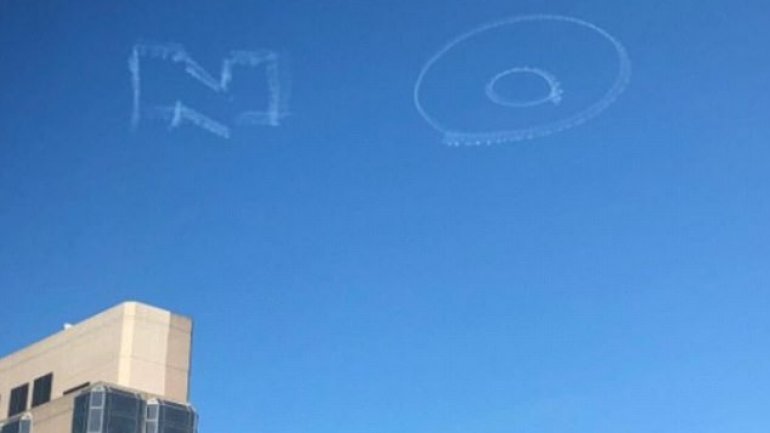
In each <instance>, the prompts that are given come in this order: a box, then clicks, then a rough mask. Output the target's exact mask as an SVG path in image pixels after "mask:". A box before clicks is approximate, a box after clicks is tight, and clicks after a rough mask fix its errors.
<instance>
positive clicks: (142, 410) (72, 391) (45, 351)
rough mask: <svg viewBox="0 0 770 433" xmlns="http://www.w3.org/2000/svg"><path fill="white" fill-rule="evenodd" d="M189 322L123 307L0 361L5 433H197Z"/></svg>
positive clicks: (137, 306) (0, 419)
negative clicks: (191, 397)
mask: <svg viewBox="0 0 770 433" xmlns="http://www.w3.org/2000/svg"><path fill="white" fill-rule="evenodd" d="M191 345H192V321H191V320H190V319H188V318H186V317H184V316H180V315H176V314H173V313H171V312H168V311H165V310H162V309H159V308H156V307H152V306H149V305H145V304H141V303H137V302H125V303H123V304H120V305H118V306H116V307H113V308H111V309H109V310H107V311H104V312H102V313H100V314H97V315H96V316H93V317H91V318H89V319H87V320H85V321H83V322H81V323H78V324H76V325H67V326H65V329H64V330H62V331H60V332H58V333H56V334H54V335H52V336H50V337H48V338H45V339H43V340H41V341H39V342H37V343H35V344H32V345H30V346H28V347H26V348H24V349H21V350H19V351H17V352H15V353H13V354H11V355H8V356H6V357H4V358H2V359H0V433H70V432H71V433H195V432H196V429H197V415H196V413H195V411H194V409H193V408H192V406H191V405H190V403H189V377H190V357H191Z"/></svg>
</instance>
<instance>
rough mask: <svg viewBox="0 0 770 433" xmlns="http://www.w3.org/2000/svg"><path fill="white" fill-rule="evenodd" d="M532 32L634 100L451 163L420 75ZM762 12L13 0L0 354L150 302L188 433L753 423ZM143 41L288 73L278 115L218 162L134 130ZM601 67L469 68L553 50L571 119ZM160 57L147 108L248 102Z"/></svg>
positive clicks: (754, 6) (564, 61)
mask: <svg viewBox="0 0 770 433" xmlns="http://www.w3.org/2000/svg"><path fill="white" fill-rule="evenodd" d="M182 5H184V6H182ZM532 13H546V14H559V15H567V16H573V17H578V18H580V19H583V20H586V21H589V22H591V23H594V24H596V25H597V26H599V27H601V28H603V29H605V30H607V31H608V32H610V33H611V34H612V35H613V36H614V37H616V38H617V39H618V40H619V41H622V43H623V45H624V46H625V47H626V49H627V51H628V54H629V57H630V59H631V62H632V65H633V75H632V79H631V81H630V84H629V86H628V87H627V89H626V90H625V92H624V93H623V94H622V95H621V96H620V97H619V98H618V100H617V101H616V102H615V103H614V104H613V105H611V106H610V107H609V108H608V109H607V110H605V111H603V112H602V113H601V115H599V116H597V117H596V118H594V119H593V120H591V121H590V122H587V123H585V124H584V125H581V126H579V127H576V128H572V129H569V130H567V131H563V132H560V133H558V134H553V135H549V136H546V137H542V138H539V139H536V140H529V141H521V142H513V143H506V144H501V145H495V146H488V147H487V146H484V147H459V148H452V147H448V146H445V145H444V144H442V142H441V135H440V134H439V133H437V131H435V130H433V129H432V128H431V127H430V126H429V125H428V124H427V123H426V122H425V120H424V119H423V118H422V117H421V116H420V114H419V113H418V112H417V110H416V109H415V107H414V105H413V101H412V89H413V86H414V84H415V80H416V78H417V76H418V73H419V71H420V70H421V68H422V66H423V65H424V64H425V62H426V61H427V60H428V58H429V57H430V56H431V55H432V54H433V53H435V52H436V51H437V50H439V49H440V48H441V47H442V46H443V45H444V44H446V43H447V42H448V41H450V40H451V39H452V38H455V37H457V36H459V35H461V34H462V33H463V32H466V31H468V30H471V29H474V28H476V27H478V26H480V25H482V24H484V23H488V22H492V21H496V20H500V19H504V18H506V17H511V16H517V15H522V14H532ZM768 17H770V6H768V4H767V3H766V2H764V1H759V0H750V1H743V2H728V1H726V0H722V1H708V0H706V1H694V0H668V1H661V0H652V1H644V2H641V1H640V2H628V1H626V2H618V1H604V0H586V1H581V2H575V1H566V0H553V1H542V0H537V1H535V0H522V1H517V2H511V1H503V0H473V1H470V0H462V1H461V0H443V1H437V0H419V1H414V0H412V1H407V0H387V1H386V0H366V1H333V2H327V1H309V0H300V1H291V2H288V1H287V2H278V1H272V2H270V1H247V0H234V1H227V2H221V1H213V0H209V1H203V0H191V1H185V2H176V1H174V2H172V1H167V0H153V1H145V0H135V1H125V2H104V1H96V0H83V1H80V2H77V4H76V3H73V2H68V1H63V0H44V1H23V0H0V114H1V115H2V117H1V119H2V120H0V227H1V228H2V232H1V234H0V292H1V293H2V299H3V306H4V308H3V318H2V321H1V322H0V353H7V352H10V351H12V350H14V349H17V348H19V347H21V346H23V345H25V344H28V343H30V342H32V341H35V340H36V339H38V338H41V337H43V336H45V335H48V334H50V333H51V332H53V331H55V330H57V329H59V327H60V326H61V324H62V323H63V322H65V321H77V320H80V319H82V318H84V317H87V316H89V315H91V314H93V313H95V312H97V311H100V310H102V309H104V308H106V307H109V306H111V305H113V304H116V303H118V302H120V301H122V300H126V299H136V300H140V301H144V302H148V303H152V304H156V305H158V306H162V307H165V308H168V309H171V310H174V311H178V312H181V313H184V314H187V315H190V316H192V317H193V318H194V319H195V320H196V333H195V347H194V368H193V382H192V384H193V388H192V389H193V394H192V397H193V401H194V403H195V405H196V406H197V407H198V409H199V410H200V414H201V424H200V427H201V433H224V432H230V431H233V429H237V430H238V431H239V432H254V433H394V432H399V433H434V432H435V433H439V432H441V433H455V432H457V433H518V432H522V433H523V432H527V433H541V432H542V433H552V432H553V433H555V432H559V433H589V432H590V433H603V432H607V433H610V432H611V433H616V432H628V433H642V432H644V433H648V432H656V433H674V432H676V433H679V432H688V433H693V432H703V433H706V432H709V433H710V432H713V433H724V432H740V433H754V432H757V433H758V432H767V431H768V428H770V411H768V410H767V407H768V401H769V400H770V397H769V396H770V369H768V368H767V360H768V358H770V348H769V347H770V346H769V345H768V335H770V315H769V314H768V310H769V309H770V291H768V287H770V266H769V265H770V263H768V257H770V255H769V254H770V228H768V221H769V220H770V204H769V202H768V197H770V174H769V173H770V171H768V163H769V162H770V148H768V144H769V143H770V126H768V125H770V122H768V106H770V91H768V90H769V87H768V77H770V58H769V57H768V55H767V44H766V41H767V18H768ZM544 25H545V23H544ZM537 30H538V31H541V32H543V35H544V36H538V37H539V38H540V39H537V40H542V41H543V44H550V45H548V46H549V47H553V46H557V47H560V46H562V45H559V44H562V43H563V44H568V43H576V44H579V43H590V42H591V40H590V37H591V36H590V35H586V34H583V35H580V34H577V35H576V36H574V37H566V36H556V34H557V33H553V35H554V36H552V37H551V36H548V35H549V34H550V33H549V32H550V30H549V28H548V27H542V28H538V29H537ZM562 30H563V29H560V30H559V31H562ZM573 30H574V29H573ZM554 32H556V30H554ZM506 37H508V36H506ZM581 38H583V39H581ZM137 41H159V42H177V43H181V44H184V46H185V47H186V48H187V50H188V52H189V53H190V55H191V56H193V57H194V58H195V60H196V61H198V62H199V63H200V65H202V66H203V67H205V68H206V69H207V70H209V71H213V73H214V75H217V76H218V70H219V68H220V64H221V63H220V62H221V59H222V57H223V56H224V55H225V54H226V53H227V52H228V51H229V50H231V49H234V48H243V49H252V48H269V49H272V50H275V51H276V52H280V53H281V55H282V56H283V57H281V58H282V59H288V60H290V63H287V65H290V66H289V67H288V69H287V70H290V72H291V84H292V96H291V100H290V104H289V108H290V111H291V115H290V116H288V117H286V118H285V119H283V120H282V123H281V125H280V126H277V127H265V126H261V127H252V128H240V129H237V130H236V129H234V132H233V136H232V138H231V139H229V140H225V139H222V138H219V137H216V136H215V135H213V134H210V133H208V132H206V131H204V130H202V129H196V128H194V127H192V126H189V125H181V126H180V127H179V128H176V129H173V130H169V129H168V128H167V127H166V126H164V124H163V123H161V122H158V121H152V120H150V121H147V122H144V121H143V122H142V123H140V124H139V126H138V128H137V129H136V130H135V131H132V130H131V125H130V115H131V110H132V88H131V81H130V74H129V70H128V58H129V55H130V53H131V50H132V47H133V46H134V44H135V43H136V42H137ZM593 42H597V41H593ZM599 42H601V41H599ZM514 45H515V44H514ZM564 46H566V45H564ZM597 46H598V47H599V48H597V49H596V50H593V49H586V50H585V51H584V52H583V51H580V53H582V54H581V55H575V53H574V52H573V53H572V54H571V55H570V56H566V55H562V54H560V53H559V51H558V50H556V51H554V50H546V51H545V52H544V53H543V52H541V51H539V50H538V49H539V48H540V47H539V46H535V45H533V44H527V46H525V47H518V49H520V51H516V50H514V49H513V48H512V51H510V52H507V51H505V50H502V51H500V50H497V51H496V50H494V49H491V48H490V49H488V50H487V51H478V50H477V51H472V52H471V54H474V55H475V54H480V55H484V54H489V58H494V59H503V60H505V59H508V57H506V56H509V57H510V61H511V64H515V63H516V62H518V58H517V57H516V56H517V55H520V54H522V53H530V54H532V53H538V52H539V53H541V54H539V55H540V56H541V57H537V56H538V54H532V55H534V56H535V57H536V58H537V59H538V60H539V61H543V62H548V61H553V62H556V63H559V66H558V67H559V71H561V76H560V78H561V80H562V81H563V84H564V85H565V95H564V96H565V99H564V104H568V103H569V101H571V100H570V99H568V98H569V97H571V95H575V96H576V97H578V98H580V97H586V98H587V97H589V96H590V95H589V93H590V92H591V91H594V90H595V89H593V88H592V87H591V86H590V83H594V81H595V80H600V79H606V78H607V77H606V76H604V75H602V74H605V75H606V73H607V71H611V70H612V67H613V64H612V62H611V61H610V60H611V58H600V57H601V55H602V54H603V52H602V49H601V44H599V45H597ZM604 48H606V46H605V47H604ZM460 54H462V53H460ZM604 54H606V53H604ZM549 56H550V57H549ZM463 59H464V58H463V57H459V60H458V61H462V60H463ZM161 63H162V62H155V63H150V62H148V63H147V64H148V65H155V66H154V67H156V68H157V69H154V70H153V69H152V68H151V67H149V66H148V68H147V69H145V70H143V71H146V74H145V75H142V78H143V79H145V78H146V79H147V81H148V83H147V85H148V86H150V85H151V83H150V82H149V81H150V80H151V78H153V77H154V78H155V80H156V81H155V86H156V91H157V92H158V93H156V94H147V98H148V100H151V101H153V102H170V101H171V100H170V99H167V96H168V95H162V96H159V95H160V94H162V93H163V92H170V93H173V92H181V93H183V94H184V96H185V97H189V98H190V99H189V101H187V100H186V102H189V104H190V105H191V106H193V105H194V108H195V109H197V110H200V111H205V112H206V113H207V115H211V116H212V117H217V118H219V117H221V116H224V114H222V113H229V111H228V110H232V106H235V105H237V103H239V102H242V99H237V100H234V101H231V102H232V103H231V102H228V100H227V99H226V98H217V95H216V94H214V92H210V91H209V90H208V89H206V88H205V87H204V86H200V85H199V84H197V83H194V82H192V81H190V79H189V77H188V78H185V76H184V75H183V74H179V71H178V70H176V71H175V70H172V68H170V67H169V69H168V70H164V69H163V66H164V65H163V64H161ZM503 63H505V62H503ZM478 64H479V63H476V62H473V61H471V62H467V66H465V67H463V68H460V71H462V73H461V74H460V75H462V76H461V77H459V78H458V80H459V79H461V78H472V77H475V75H474V74H475V73H476V72H485V71H477V70H476V69H474V67H475V66H474V65H478ZM166 66H168V65H166ZM530 66H533V65H530ZM570 67H574V68H575V69H574V70H575V71H576V72H574V73H573V74H572V75H570V73H569V72H563V71H566V70H569V68H570ZM589 67H590V68H589ZM586 68H588V69H586ZM591 68H595V71H594V72H591V71H592V69H591ZM238 71H239V73H240V72H241V71H245V70H242V69H239V70H238ZM175 73H176V74H177V75H174V74H175ZM565 73H566V75H564V74H565ZM179 77H182V78H179ZM239 77H240V76H239ZM575 77H577V78H580V79H583V80H585V82H586V83H589V84H586V87H582V86H577V88H575V87H569V84H570V83H571V82H572V81H571V80H573V79H575ZM185 79H187V81H185ZM158 83H160V84H158ZM482 84H483V83H482ZM503 84H504V83H503ZM508 84H509V85H510V84H511V83H508ZM541 85H542V83H541ZM174 86H179V87H180V88H176V87H174ZM249 89H250V90H248V89H247V90H248V91H253V92H254V98H257V94H258V93H259V91H258V89H257V90H255V89H256V87H255V88H249ZM444 89H445V90H446V91H447V92H446V93H445V95H460V96H462V95H465V93H464V92H468V91H469V89H470V88H469V87H467V86H465V85H463V84H458V85H457V86H452V85H447V87H444ZM503 90H504V89H503ZM503 90H501V91H503ZM509 90H510V89H509ZM519 91H522V92H523V91H524V90H523V89H519ZM243 92H246V90H243V91H242V93H241V95H243V94H244V93H243ZM570 92H571V93H570ZM246 94H248V92H246ZM441 96H442V95H441V94H435V93H434V94H433V96H431V97H441ZM572 100H573V101H574V99H572ZM469 107H471V110H470V111H472V112H476V113H480V112H478V111H476V110H474V109H473V107H474V106H473V105H470V106H469ZM438 108H440V109H444V110H446V111H447V112H448V114H452V113H453V110H455V109H458V110H459V107H457V106H455V105H452V104H444V105H441V104H439V105H438ZM465 108H468V106H466V107H465ZM562 108H565V109H566V108H568V107H562ZM458 113H459V112H454V114H458ZM460 114H461V113H460ZM458 116H459V117H457V118H458V119H459V120H457V121H458V122H459V121H463V120H464V121H470V120H471V119H469V118H467V117H463V116H464V115H458ZM476 120H480V121H491V120H495V121H500V122H503V123H505V122H508V118H499V119H498V118H496V117H490V118H487V117H485V118H484V119H476ZM524 120H525V121H530V120H531V119H529V118H524Z"/></svg>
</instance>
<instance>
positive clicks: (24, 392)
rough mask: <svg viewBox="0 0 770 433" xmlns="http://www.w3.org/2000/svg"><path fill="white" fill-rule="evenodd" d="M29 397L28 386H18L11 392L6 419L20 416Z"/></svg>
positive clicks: (25, 407)
mask: <svg viewBox="0 0 770 433" xmlns="http://www.w3.org/2000/svg"><path fill="white" fill-rule="evenodd" d="M28 397H29V384H26V383H25V384H24V385H21V386H18V387H16V388H14V389H12V390H11V399H10V400H9V401H8V417H12V416H14V415H17V414H20V413H22V412H24V411H25V410H27V398H28Z"/></svg>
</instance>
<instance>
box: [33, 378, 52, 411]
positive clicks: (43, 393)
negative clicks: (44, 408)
mask: <svg viewBox="0 0 770 433" xmlns="http://www.w3.org/2000/svg"><path fill="white" fill-rule="evenodd" d="M52 385H53V373H48V374H46V375H45V376H41V377H38V378H37V379H35V385H34V387H33V388H32V407H35V406H40V405H41V404H43V403H48V402H49V401H51V386H52Z"/></svg>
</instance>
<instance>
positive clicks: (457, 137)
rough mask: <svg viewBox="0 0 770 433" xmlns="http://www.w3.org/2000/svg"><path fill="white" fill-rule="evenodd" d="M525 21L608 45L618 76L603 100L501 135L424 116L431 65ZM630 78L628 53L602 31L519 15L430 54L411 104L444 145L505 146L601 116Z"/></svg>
mask: <svg viewBox="0 0 770 433" xmlns="http://www.w3.org/2000/svg"><path fill="white" fill-rule="evenodd" d="M526 21H558V22H566V23H571V24H576V25H578V26H581V27H584V28H587V29H589V30H592V31H594V32H596V33H598V34H599V35H601V36H602V37H603V38H605V39H606V40H607V41H609V42H610V43H611V44H612V46H613V48H614V49H615V51H616V53H617V55H618V62H619V65H618V74H617V76H616V77H615V81H614V82H613V84H612V86H611V87H610V88H609V90H607V92H606V93H605V94H604V96H603V97H601V98H600V99H599V100H598V101H596V102H595V103H593V104H591V105H589V106H588V107H586V108H584V109H583V110H581V111H579V112H578V113H576V114H573V115H571V116H569V117H567V118H565V119H562V120H559V121H555V122H550V123H543V124H540V125H536V126H532V127H529V128H520V129H511V130H501V131H493V132H470V131H458V130H452V129H450V128H447V127H445V126H443V125H441V123H439V122H438V121H437V120H436V119H434V118H433V117H432V116H430V115H429V114H428V112H427V111H426V110H425V107H423V105H422V103H421V102H420V89H421V87H422V83H423V81H424V80H425V76H426V75H427V73H428V71H429V70H430V69H431V68H432V67H433V65H434V64H435V63H436V62H437V61H438V60H439V59H440V58H441V57H443V56H444V55H445V54H446V53H447V52H449V51H450V50H452V49H453V48H454V47H455V46H457V45H459V44H460V43H462V42H464V41H465V40H467V39H470V38H472V37H474V36H476V35H478V34H480V33H483V32H486V31H488V30H492V29H495V28H498V27H502V26H507V25H513V24H518V23H522V22H526ZM630 78H631V60H630V59H629V58H628V53H627V52H626V49H625V47H624V46H623V44H621V43H620V41H618V40H617V39H615V37H613V36H612V35H610V34H609V33H608V32H606V31H605V30H603V29H602V28H600V27H598V26H596V25H594V24H591V23H589V22H587V21H583V20H580V19H578V18H572V17H568V16H562V15H520V16H515V17H511V18H507V19H504V20H501V21H495V22H492V23H489V24H485V25H483V26H481V27H477V28H475V29H473V30H471V31H469V32H466V33H464V34H462V35H460V36H458V37H456V38H454V39H452V40H450V41H449V42H448V43H447V44H446V45H444V46H443V47H442V48H441V49H439V50H438V51H437V52H436V53H435V54H433V56H431V57H430V58H429V59H428V61H427V62H426V63H425V65H423V67H422V69H421V70H420V74H419V75H418V76H417V81H416V82H415V85H414V90H413V94H412V98H413V101H414V105H415V107H416V108H417V111H418V112H419V113H420V115H421V116H422V117H423V118H424V119H425V121H426V122H428V124H430V126H431V127H433V129H435V130H437V131H438V132H441V133H442V134H444V141H445V142H446V143H447V144H459V143H462V142H465V143H472V144H482V143H491V142H498V143H501V142H507V141H520V140H526V139H531V138H536V137H542V136H545V135H550V134H553V133H556V132H560V131H563V130H565V129H569V128H573V127H575V126H578V125H580V124H582V123H585V122H586V121H588V120H590V119H591V118H593V117H596V116H597V115H598V114H599V113H601V112H602V111H604V110H605V109H606V108H607V107H608V106H610V105H611V104H612V103H613V102H614V101H615V99H617V97H618V96H619V95H620V94H621V93H622V92H623V90H624V89H625V87H626V85H627V84H628V82H629V80H630Z"/></svg>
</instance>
